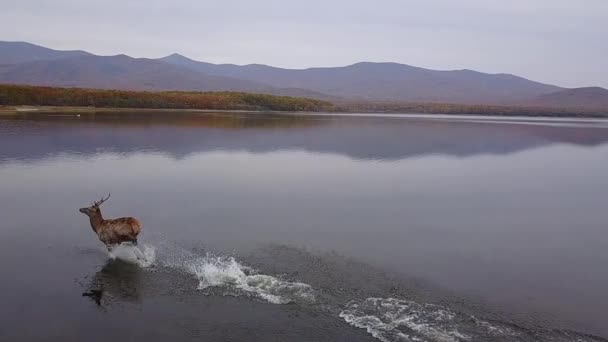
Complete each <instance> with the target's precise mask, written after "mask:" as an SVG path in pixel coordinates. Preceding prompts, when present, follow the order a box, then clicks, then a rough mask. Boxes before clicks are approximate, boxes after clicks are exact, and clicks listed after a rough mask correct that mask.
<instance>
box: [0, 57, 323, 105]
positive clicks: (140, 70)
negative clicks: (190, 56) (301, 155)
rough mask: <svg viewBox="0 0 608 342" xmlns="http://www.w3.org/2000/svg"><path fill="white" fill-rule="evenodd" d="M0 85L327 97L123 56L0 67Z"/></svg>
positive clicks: (39, 61) (48, 61)
mask: <svg viewBox="0 0 608 342" xmlns="http://www.w3.org/2000/svg"><path fill="white" fill-rule="evenodd" d="M0 82H2V83H13V84H29V85H45V86H61V87H85V88H100V89H130V90H192V91H245V92H258V93H268V94H274V95H289V96H301V97H319V98H322V97H327V96H326V95H323V94H319V93H316V92H313V91H309V90H303V89H279V88H275V87H271V86H267V85H264V84H258V83H256V82H252V81H248V80H240V79H234V78H230V77H223V76H215V75H208V74H204V73H200V72H196V71H192V70H190V69H187V68H183V67H179V66H175V65H172V64H168V63H165V62H162V61H158V60H154V59H146V58H132V57H129V56H126V55H117V56H96V55H90V54H89V55H83V56H76V57H72V58H68V57H65V58H60V59H51V60H38V61H31V62H25V63H20V64H13V65H4V66H2V67H0Z"/></svg>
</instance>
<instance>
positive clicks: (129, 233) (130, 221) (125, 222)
mask: <svg viewBox="0 0 608 342" xmlns="http://www.w3.org/2000/svg"><path fill="white" fill-rule="evenodd" d="M108 198H110V195H108V197H107V198H106V199H102V200H101V201H99V202H94V203H93V205H92V206H91V207H88V208H80V212H81V213H83V214H85V215H87V216H88V217H89V220H90V222H91V228H93V231H94V232H95V234H97V236H98V237H99V240H100V241H101V242H103V243H104V244H105V245H106V247H108V249H110V247H112V246H114V245H118V244H120V243H122V242H132V243H135V244H136V243H137V235H138V234H139V233H140V232H141V223H140V222H139V221H138V220H137V219H136V218H133V217H121V218H117V219H111V220H105V219H104V218H103V216H102V215H101V209H100V208H99V206H100V205H101V204H102V203H103V202H105V201H107V200H108Z"/></svg>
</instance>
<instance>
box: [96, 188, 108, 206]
mask: <svg viewBox="0 0 608 342" xmlns="http://www.w3.org/2000/svg"><path fill="white" fill-rule="evenodd" d="M108 198H110V193H109V192H108V197H106V198H105V199H104V198H103V197H102V198H101V200H100V201H95V203H94V204H93V206H95V207H99V206H100V205H101V204H102V203H103V202H105V201H107V200H108Z"/></svg>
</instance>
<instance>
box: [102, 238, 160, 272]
mask: <svg viewBox="0 0 608 342" xmlns="http://www.w3.org/2000/svg"><path fill="white" fill-rule="evenodd" d="M108 254H109V255H110V258H112V259H120V260H122V261H125V262H129V263H132V264H136V265H139V266H140V267H144V268H146V267H151V266H153V265H154V263H155V262H156V248H154V247H153V246H149V245H143V247H142V248H141V249H140V248H139V247H138V246H135V245H133V244H130V243H122V244H120V245H117V246H114V247H112V249H111V250H110V251H109V252H108Z"/></svg>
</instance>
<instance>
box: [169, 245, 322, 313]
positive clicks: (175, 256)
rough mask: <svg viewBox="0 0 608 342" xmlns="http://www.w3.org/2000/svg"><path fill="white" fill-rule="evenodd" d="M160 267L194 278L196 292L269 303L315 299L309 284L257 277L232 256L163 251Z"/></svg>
mask: <svg viewBox="0 0 608 342" xmlns="http://www.w3.org/2000/svg"><path fill="white" fill-rule="evenodd" d="M160 264H161V265H163V266H167V267H171V268H175V269H180V270H182V271H185V272H187V273H189V274H191V275H193V276H195V277H196V279H197V280H198V282H199V284H198V289H199V290H207V289H211V288H214V289H221V290H222V293H223V294H225V295H237V296H238V295H242V294H245V295H253V296H256V297H259V298H262V299H264V300H266V301H268V302H269V303H273V304H287V303H291V302H312V301H314V300H315V296H314V291H313V289H312V287H311V286H310V285H308V284H304V283H300V282H290V281H286V280H283V279H280V278H279V277H274V276H271V275H266V274H260V273H258V272H257V271H256V270H255V269H253V268H251V267H249V266H246V265H243V264H241V263H240V262H238V261H237V260H236V259H235V258H233V257H226V256H214V255H211V254H206V255H205V256H201V255H197V254H195V253H193V252H190V251H186V250H183V249H181V248H171V249H170V252H169V253H167V252H166V251H165V254H164V255H163V258H161V259H160Z"/></svg>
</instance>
